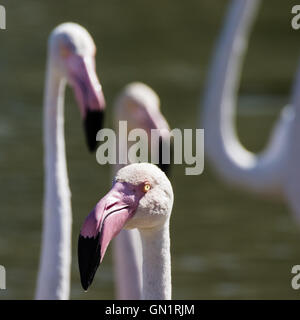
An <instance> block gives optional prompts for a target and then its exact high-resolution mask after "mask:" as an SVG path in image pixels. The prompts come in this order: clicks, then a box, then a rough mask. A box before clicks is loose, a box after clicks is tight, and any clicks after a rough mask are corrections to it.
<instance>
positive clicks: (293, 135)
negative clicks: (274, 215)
mask: <svg viewBox="0 0 300 320" xmlns="http://www.w3.org/2000/svg"><path fill="white" fill-rule="evenodd" d="M259 2H260V1H259V0H234V1H232V4H231V6H230V9H229V12H228V15H227V18H226V21H225V27H224V29H223V32H222V34H221V36H220V39H219V42H218V45H217V48H216V51H215V56H214V59H213V63H212V68H211V73H210V76H209V79H208V83H207V88H206V91H205V97H204V114H203V120H204V129H205V137H206V143H205V146H206V150H205V151H206V155H207V156H208V157H209V159H210V160H211V162H212V163H213V165H214V167H215V168H216V170H217V171H218V173H220V174H221V175H222V176H223V177H224V179H225V180H227V181H229V182H230V183H233V184H235V185H238V186H242V187H244V188H247V189H250V190H251V191H255V192H258V193H261V194H266V195H281V196H282V197H283V198H285V199H286V200H287V201H288V203H289V205H290V206H291V208H292V211H293V212H294V214H295V216H296V218H297V219H298V220H299V222H300V197H299V181H300V171H299V170H298V165H299V162H300V146H299V144H298V143H297V141H298V139H297V137H300V121H299V117H300V68H299V69H298V74H297V77H296V81H295V84H294V88H293V92H292V98H291V105H290V106H287V107H285V108H284V109H283V111H282V113H281V116H280V118H279V120H278V121H277V123H276V125H275V128H274V130H273V132H272V135H271V139H270V142H269V144H268V146H267V148H266V149H265V150H264V152H262V153H261V154H258V155H255V154H253V153H251V152H249V151H248V150H246V149H245V148H244V147H243V146H242V145H241V144H240V142H239V140H238V138H237V135H236V132H235V126H234V116H235V110H236V99H237V95H236V93H237V89H238V85H239V79H240V73H241V66H242V60H243V56H244V54H245V51H246V47H247V42H248V37H249V32H250V29H251V26H252V24H253V21H254V18H255V15H256V12H257V9H258V5H259Z"/></svg>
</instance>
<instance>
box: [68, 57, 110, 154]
mask: <svg viewBox="0 0 300 320" xmlns="http://www.w3.org/2000/svg"><path fill="white" fill-rule="evenodd" d="M67 69H68V76H69V82H70V84H71V86H72V87H73V89H74V93H75V97H76V100H77V102H78V105H79V108H80V113H81V116H82V118H83V124H84V130H85V133H86V142H87V145H88V148H89V150H90V151H91V152H92V151H95V150H96V148H97V141H96V135H97V132H98V131H99V130H100V129H102V128H103V120H104V109H105V99H104V95H103V92H102V87H101V84H100V82H99V79H98V77H97V74H96V68H95V62H94V60H93V59H92V58H84V57H82V56H79V55H75V54H74V55H70V56H69V57H68V58H67Z"/></svg>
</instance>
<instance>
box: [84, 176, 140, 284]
mask: <svg viewBox="0 0 300 320" xmlns="http://www.w3.org/2000/svg"><path fill="white" fill-rule="evenodd" d="M138 201H139V199H138V198H137V196H136V193H132V194H130V193H129V192H128V190H126V183H122V182H117V183H115V184H114V186H113V188H112V189H111V190H110V192H109V193H108V194H107V195H106V196H105V197H104V198H102V199H101V200H100V201H99V202H98V204H97V205H96V207H95V208H94V209H93V211H92V212H91V213H90V214H89V215H88V217H87V218H86V220H85V222H84V224H83V227H82V229H81V231H80V235H79V239H78V264H79V272H80V279H81V284H82V287H83V289H84V290H87V289H88V288H89V286H90V285H91V283H92V281H93V279H94V276H95V273H96V271H97V269H98V267H99V264H100V263H101V262H102V260H103V257H104V254H105V252H106V249H107V247H108V245H109V243H110V241H111V240H112V239H113V238H114V237H115V236H116V235H117V234H118V233H119V232H120V231H121V230H122V228H123V227H124V225H125V224H126V222H127V221H128V220H129V219H130V218H131V217H132V216H133V215H134V212H135V210H136V208H137V206H138Z"/></svg>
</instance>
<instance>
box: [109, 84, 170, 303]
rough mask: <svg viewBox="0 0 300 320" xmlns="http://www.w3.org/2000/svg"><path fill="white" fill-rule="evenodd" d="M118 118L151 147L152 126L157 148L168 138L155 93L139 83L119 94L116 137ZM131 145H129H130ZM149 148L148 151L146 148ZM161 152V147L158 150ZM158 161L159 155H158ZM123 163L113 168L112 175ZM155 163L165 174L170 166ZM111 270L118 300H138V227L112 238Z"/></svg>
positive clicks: (166, 127)
mask: <svg viewBox="0 0 300 320" xmlns="http://www.w3.org/2000/svg"><path fill="white" fill-rule="evenodd" d="M119 121H127V124H128V130H132V129H136V128H139V129H144V130H145V131H146V132H147V134H148V146H149V149H150V146H151V136H150V135H151V129H159V130H160V137H161V140H160V147H161V146H162V144H163V142H162V140H163V139H166V140H169V139H170V128H169V125H168V123H167V121H166V119H165V118H164V116H163V115H162V113H161V111H160V101H159V97H158V95H157V94H156V93H155V92H154V91H153V90H152V89H151V88H150V87H149V86H147V85H145V84H143V83H141V82H134V83H131V84H128V85H127V86H126V87H125V88H124V89H123V91H122V92H121V93H120V95H119V97H118V98H117V100H116V103H115V108H114V127H115V130H116V132H117V136H118V128H119ZM132 144H133V142H132V143H129V144H128V149H129V147H130V146H131V145H132ZM149 151H150V150H149ZM159 151H160V153H161V150H159ZM158 158H159V160H161V154H160V155H158ZM123 166H124V165H121V164H117V165H115V166H114V167H113V177H114V176H115V174H116V172H117V171H118V170H119V169H120V168H122V167H123ZM158 166H159V167H160V168H161V169H162V170H163V171H164V172H165V173H166V174H168V172H169V165H168V164H162V163H161V162H160V163H159V164H158ZM113 253H114V262H115V263H114V269H115V277H116V290H117V299H121V300H138V299H140V298H141V296H142V246H141V239H140V235H139V232H138V230H136V229H134V230H122V231H121V232H120V234H119V235H118V236H117V237H116V240H115V241H114V250H113Z"/></svg>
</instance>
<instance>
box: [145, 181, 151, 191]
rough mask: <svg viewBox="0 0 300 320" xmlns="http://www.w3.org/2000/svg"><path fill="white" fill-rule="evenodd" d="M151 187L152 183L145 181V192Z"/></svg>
mask: <svg viewBox="0 0 300 320" xmlns="http://www.w3.org/2000/svg"><path fill="white" fill-rule="evenodd" d="M150 189H151V185H150V183H148V182H147V183H145V184H144V186H143V192H145V193H147V192H148V191H149V190H150Z"/></svg>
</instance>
